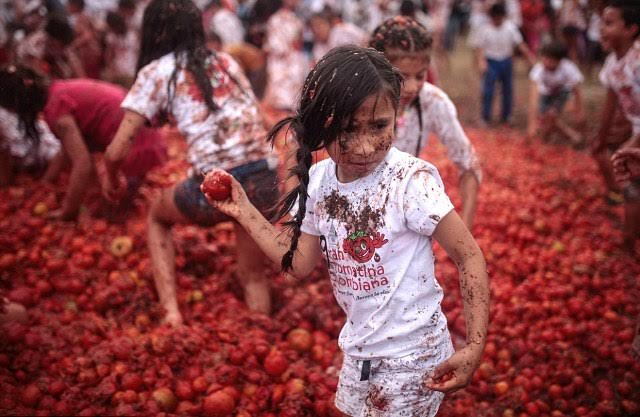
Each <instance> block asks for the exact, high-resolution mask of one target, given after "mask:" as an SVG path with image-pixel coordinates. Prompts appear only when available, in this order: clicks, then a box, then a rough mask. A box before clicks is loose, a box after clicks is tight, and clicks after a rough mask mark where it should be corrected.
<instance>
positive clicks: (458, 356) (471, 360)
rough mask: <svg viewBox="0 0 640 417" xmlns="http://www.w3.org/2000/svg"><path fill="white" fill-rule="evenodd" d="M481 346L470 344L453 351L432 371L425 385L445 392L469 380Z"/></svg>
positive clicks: (475, 366)
mask: <svg viewBox="0 0 640 417" xmlns="http://www.w3.org/2000/svg"><path fill="white" fill-rule="evenodd" d="M481 357H482V347H481V346H480V345H474V344H470V345H467V346H465V347H464V348H462V349H460V350H459V351H457V352H456V353H454V354H453V355H452V356H451V357H450V358H449V359H447V360H446V361H444V362H442V363H441V364H440V365H438V367H437V368H436V369H435V370H434V371H433V374H432V375H431V377H429V378H427V380H426V381H425V386H426V387H427V388H429V389H430V390H433V391H441V392H445V393H449V392H453V391H457V390H459V389H460V388H464V387H466V386H467V385H469V383H470V382H471V377H472V376H473V372H474V371H475V370H476V368H478V366H479V365H480V358H481Z"/></svg>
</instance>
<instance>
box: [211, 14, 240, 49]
mask: <svg viewBox="0 0 640 417" xmlns="http://www.w3.org/2000/svg"><path fill="white" fill-rule="evenodd" d="M209 31H210V32H213V33H215V34H216V35H218V36H220V39H221V40H222V45H231V44H234V43H241V42H243V41H244V27H243V26H242V22H241V21H240V19H239V18H238V16H237V15H236V14H235V13H233V12H232V11H230V10H227V9H225V8H224V7H223V8H220V10H218V11H217V12H216V13H215V14H214V15H213V17H212V18H211V23H210V25H209Z"/></svg>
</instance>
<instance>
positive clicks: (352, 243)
mask: <svg viewBox="0 0 640 417" xmlns="http://www.w3.org/2000/svg"><path fill="white" fill-rule="evenodd" d="M387 242H388V240H387V239H385V238H384V235H383V234H380V233H378V232H376V233H374V234H373V235H366V234H365V232H363V231H357V232H354V233H351V234H350V235H349V236H348V237H347V238H346V239H345V240H344V241H343V242H342V249H343V250H344V251H345V252H346V253H348V254H349V255H350V256H351V258H353V260H355V261H358V262H359V263H365V262H368V261H370V260H371V258H373V256H374V255H376V249H377V248H381V247H382V246H384V245H385V244H386V243H387ZM379 259H380V257H379V256H378V255H376V261H378V260H379Z"/></svg>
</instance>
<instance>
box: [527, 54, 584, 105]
mask: <svg viewBox="0 0 640 417" xmlns="http://www.w3.org/2000/svg"><path fill="white" fill-rule="evenodd" d="M529 79H530V80H531V81H533V82H534V83H535V84H536V86H538V91H539V92H540V94H543V95H547V96H548V95H552V94H558V93H559V92H561V91H572V90H573V89H574V88H575V86H576V85H578V84H580V83H581V82H583V81H584V77H583V76H582V73H581V72H580V69H578V67H577V65H576V64H574V63H573V62H572V61H571V60H569V59H566V58H565V59H562V60H561V61H560V64H558V68H556V70H555V71H547V70H546V69H545V68H544V65H542V62H538V63H536V64H535V65H534V66H533V68H532V69H531V72H530V73H529Z"/></svg>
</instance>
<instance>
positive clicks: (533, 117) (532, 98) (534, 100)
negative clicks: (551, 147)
mask: <svg viewBox="0 0 640 417" xmlns="http://www.w3.org/2000/svg"><path fill="white" fill-rule="evenodd" d="M539 100H540V94H539V93H538V86H537V85H536V83H535V82H534V81H529V111H528V112H527V115H528V120H527V139H532V138H533V137H534V136H535V135H536V131H537V129H538V117H539V114H538V101H539Z"/></svg>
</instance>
